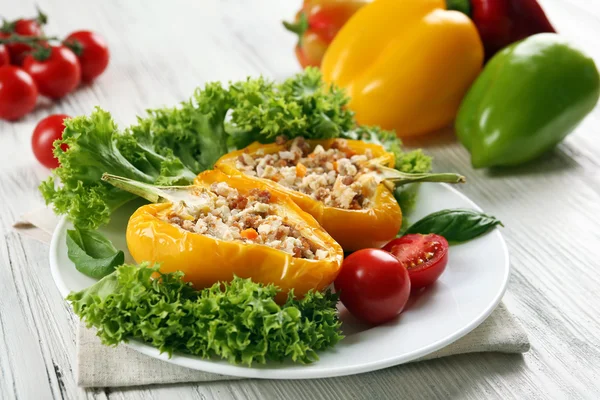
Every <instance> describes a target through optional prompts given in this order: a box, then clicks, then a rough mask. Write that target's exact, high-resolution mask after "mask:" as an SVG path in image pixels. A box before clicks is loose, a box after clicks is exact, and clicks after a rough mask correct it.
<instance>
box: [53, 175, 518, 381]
mask: <svg viewBox="0 0 600 400" xmlns="http://www.w3.org/2000/svg"><path fill="white" fill-rule="evenodd" d="M441 185H442V186H444V187H445V188H446V189H448V190H450V191H452V192H454V194H456V195H458V196H459V197H461V198H462V199H463V200H465V201H466V202H467V203H469V204H470V206H471V207H472V208H473V209H475V210H477V211H480V212H483V210H482V209H481V207H479V206H478V205H477V204H476V203H475V202H474V201H473V200H471V199H470V198H469V197H468V196H467V195H465V194H464V193H462V192H460V191H459V190H457V189H455V188H453V187H452V186H450V185H449V184H446V183H442V184H441ZM67 222H68V221H67V217H66V216H62V217H61V218H60V220H59V222H58V224H57V226H56V228H55V229H54V232H53V234H52V239H51V241H50V252H49V261H50V272H51V275H52V278H53V280H54V283H55V284H56V286H57V288H58V290H59V292H60V294H61V295H62V296H63V298H66V296H67V295H68V294H69V293H70V290H69V289H68V288H67V285H66V284H65V282H64V280H63V279H62V275H61V274H60V272H59V267H58V262H57V260H58V257H57V255H58V246H59V242H58V237H59V236H60V232H61V231H62V230H64V226H65V225H66V224H67ZM489 234H491V235H496V236H498V239H499V240H500V245H501V247H502V252H503V254H504V256H505V257H504V259H505V263H504V274H503V276H502V283H501V285H500V286H499V290H498V292H497V293H496V295H495V296H494V299H493V301H491V302H490V304H489V305H488V306H487V307H486V308H485V309H484V310H483V311H482V312H481V313H480V314H479V316H478V317H477V318H475V319H474V320H473V321H471V322H470V323H469V324H466V325H465V326H464V327H463V328H461V329H459V330H458V331H456V332H454V333H453V334H450V335H448V336H447V337H445V338H442V339H439V340H437V341H435V342H433V343H431V344H429V345H427V346H424V347H422V348H420V349H417V350H414V351H412V352H408V353H407V354H404V355H402V356H396V357H389V358H386V359H383V360H377V361H371V362H369V363H366V364H358V365H351V366H341V367H335V368H328V369H327V370H326V371H323V370H322V369H318V368H306V369H304V370H303V369H292V370H289V369H285V368H279V369H266V368H252V367H247V366H242V365H233V364H225V363H215V362H214V361H211V360H206V359H202V358H200V357H198V356H193V355H180V354H173V355H172V357H171V358H169V356H168V355H167V354H166V353H162V354H161V353H160V352H159V350H158V349H157V348H155V347H152V346H150V345H148V344H145V343H143V342H140V341H137V340H131V341H129V342H127V343H123V344H124V345H126V346H127V347H129V348H131V349H133V350H135V351H137V352H140V353H142V354H144V355H147V356H149V357H152V358H156V359H159V360H161V361H166V362H168V363H170V364H174V365H178V366H181V367H186V368H190V369H194V370H198V371H203V372H207V373H213V374H220V375H226V376H232V377H240V378H257V379H315V378H331V377H337V376H346V375H354V374H360V373H366V372H371V371H377V370H380V369H384V368H389V367H392V366H396V365H401V364H406V363H408V362H411V361H414V360H416V359H419V358H421V357H424V356H426V355H428V354H431V353H433V352H435V351H437V350H440V349H442V348H444V347H446V346H449V345H450V344H452V343H454V342H456V341H457V340H459V339H460V338H462V337H464V336H465V335H467V334H468V333H469V332H471V331H473V330H474V329H475V328H477V327H478V326H479V325H481V323H482V322H483V321H485V320H486V319H487V318H488V317H489V316H490V315H491V314H492V312H493V311H494V310H495V309H496V308H497V306H498V304H500V302H501V300H502V298H503V296H504V294H505V293H506V289H507V287H508V282H509V279H510V275H511V268H510V254H509V251H508V246H507V245H506V241H505V239H504V236H503V235H502V233H501V232H500V231H499V230H498V229H495V230H494V231H492V232H490V233H489ZM65 301H67V300H66V299H65ZM334 351H335V349H334ZM399 359H400V361H399ZM219 361H220V360H219ZM312 365H315V364H312ZM316 365H318V362H317V363H316Z"/></svg>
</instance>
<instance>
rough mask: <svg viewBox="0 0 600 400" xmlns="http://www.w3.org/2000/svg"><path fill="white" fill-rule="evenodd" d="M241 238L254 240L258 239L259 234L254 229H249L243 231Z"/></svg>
mask: <svg viewBox="0 0 600 400" xmlns="http://www.w3.org/2000/svg"><path fill="white" fill-rule="evenodd" d="M240 236H241V237H243V238H244V239H249V240H254V239H256V238H257V237H258V232H256V231H255V230H254V228H248V229H244V230H243V231H241V232H240Z"/></svg>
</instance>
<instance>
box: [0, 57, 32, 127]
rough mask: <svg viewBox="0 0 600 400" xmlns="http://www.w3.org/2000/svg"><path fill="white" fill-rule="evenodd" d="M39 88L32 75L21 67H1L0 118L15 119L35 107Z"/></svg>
mask: <svg viewBox="0 0 600 400" xmlns="http://www.w3.org/2000/svg"><path fill="white" fill-rule="evenodd" d="M37 96H38V90H37V87H36V86H35V82H34V81H33V78H31V76H30V75H29V74H28V73H27V72H25V71H23V70H22V69H21V68H19V67H15V66H14V65H5V66H3V67H0V118H2V119H7V120H15V119H19V118H21V117H22V116H23V115H25V114H27V113H28V112H30V111H31V110H33V108H34V107H35V102H36V100H37Z"/></svg>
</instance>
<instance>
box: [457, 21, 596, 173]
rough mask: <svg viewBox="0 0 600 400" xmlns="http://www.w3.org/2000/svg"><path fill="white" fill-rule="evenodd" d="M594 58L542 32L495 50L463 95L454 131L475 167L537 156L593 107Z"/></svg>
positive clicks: (556, 142)
mask: <svg viewBox="0 0 600 400" xmlns="http://www.w3.org/2000/svg"><path fill="white" fill-rule="evenodd" d="M599 96H600V75H599V74H598V70H597V69H596V65H595V64H594V61H593V60H592V59H591V58H590V57H588V56H586V55H585V54H584V53H582V52H581V51H580V50H577V49H576V48H574V47H572V46H571V45H569V44H568V43H567V42H566V41H565V40H564V39H562V38H561V37H560V36H558V35H556V34H553V33H542V34H538V35H534V36H531V37H529V38H527V39H525V40H523V41H520V42H517V43H514V44H512V45H510V46H508V47H506V48H505V49H503V50H502V51H500V52H499V53H497V54H496V55H495V56H494V57H493V58H492V59H491V60H490V62H489V63H488V64H487V66H486V67H485V69H484V70H483V72H482V73H481V74H480V75H479V77H478V78H477V80H476V81H475V83H474V84H473V86H472V87H471V89H470V90H469V92H468V93H467V95H466V96H465V98H464V100H463V102H462V104H461V106H460V109H459V111H458V116H457V119H456V125H455V128H456V134H457V135H458V138H459V140H460V141H461V142H462V144H463V145H464V146H465V147H466V148H467V150H469V152H470V153H471V163H472V164H473V167H475V168H481V167H493V166H511V165H518V164H522V163H524V162H527V161H530V160H533V159H535V158H536V157H538V156H540V155H541V154H542V153H544V152H546V151H548V150H550V149H551V148H552V147H554V146H555V145H557V144H558V143H559V142H560V141H561V140H563V139H564V138H565V137H566V136H567V135H568V134H569V133H571V132H572V131H573V130H574V129H575V128H576V127H577V125H578V124H579V123H580V122H581V121H582V120H583V118H584V117H585V116H586V115H587V114H588V113H589V112H590V111H591V110H592V109H593V108H594V106H595V105H596V103H597V101H598V97H599Z"/></svg>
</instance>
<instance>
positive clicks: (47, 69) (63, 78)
mask: <svg viewBox="0 0 600 400" xmlns="http://www.w3.org/2000/svg"><path fill="white" fill-rule="evenodd" d="M23 69H24V70H25V71H27V72H28V73H29V74H30V75H31V76H32V77H33V80H34V81H35V83H36V84H37V87H38V90H39V91H40V94H42V95H44V96H47V97H50V98H53V99H58V98H61V97H63V96H64V95H66V94H67V93H69V92H72V91H73V90H74V89H75V88H76V87H77V86H78V85H79V83H80V82H81V66H80V65H79V60H78V59H77V56H76V55H75V53H73V51H71V50H70V49H69V48H67V47H65V46H51V47H50V56H49V57H48V58H47V59H45V60H37V59H36V58H35V57H34V55H32V54H30V55H28V56H27V57H26V58H25V61H24V62H23Z"/></svg>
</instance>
